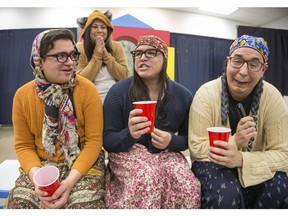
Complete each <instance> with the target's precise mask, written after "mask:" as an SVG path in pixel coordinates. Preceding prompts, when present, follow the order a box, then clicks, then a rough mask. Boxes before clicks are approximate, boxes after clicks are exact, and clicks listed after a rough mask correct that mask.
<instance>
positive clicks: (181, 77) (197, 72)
mask: <svg viewBox="0 0 288 216" xmlns="http://www.w3.org/2000/svg"><path fill="white" fill-rule="evenodd" d="M232 42H233V40H228V39H219V38H212V37H203V36H195V35H187V34H178V33H171V34H170V46H171V47H174V48H175V81H177V82H179V83H180V84H182V85H184V86H185V87H186V88H188V89H189V90H190V91H191V92H192V94H195V92H196V91H197V90H198V88H199V87H200V86H201V85H202V84H204V83H205V82H207V81H209V80H212V79H215V78H217V77H219V76H220V75H221V74H222V73H223V65H224V61H225V58H226V57H227V55H228V53H229V47H230V45H231V44H232Z"/></svg>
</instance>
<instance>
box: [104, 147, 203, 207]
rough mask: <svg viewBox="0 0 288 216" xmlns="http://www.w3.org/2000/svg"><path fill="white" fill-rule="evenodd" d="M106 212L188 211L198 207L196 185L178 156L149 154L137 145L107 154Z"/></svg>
mask: <svg viewBox="0 0 288 216" xmlns="http://www.w3.org/2000/svg"><path fill="white" fill-rule="evenodd" d="M105 190H106V194H105V202H106V207H107V208H129V209H130V208H137V209H160V208H161V209H181V208H183V209H184V208H185V209H191V208H199V207H200V198H201V197H200V196H201V195H200V193H201V192H200V182H199V181H198V179H197V178H196V177H195V176H194V174H193V173H192V171H191V169H190V167H189V164H188V162H187V160H186V158H185V157H184V155H183V154H181V153H180V152H172V151H167V150H166V151H163V152H160V153H158V154H151V153H149V152H148V150H147V148H146V147H145V146H143V145H141V144H135V145H134V146H133V147H131V148H130V149H129V151H128V152H121V153H109V163H108V170H107V173H106V181H105Z"/></svg>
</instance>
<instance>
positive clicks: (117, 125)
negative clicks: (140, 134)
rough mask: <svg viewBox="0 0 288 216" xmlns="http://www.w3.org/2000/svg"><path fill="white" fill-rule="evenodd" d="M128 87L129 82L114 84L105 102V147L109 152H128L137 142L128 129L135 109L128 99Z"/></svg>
mask: <svg viewBox="0 0 288 216" xmlns="http://www.w3.org/2000/svg"><path fill="white" fill-rule="evenodd" d="M128 86H129V80H123V81H120V82H118V83H116V84H114V85H113V86H112V87H111V88H110V90H109V92H108V94H107V96H106V98H105V101H104V120H105V123H104V125H105V128H104V143H103V145H104V148H105V150H107V151H108V152H123V151H127V150H128V149H129V148H130V147H132V146H133V145H134V143H135V142H136V140H135V139H134V138H133V137H132V136H131V134H130V131H129V128H128V117H129V113H130V111H131V110H132V109H133V107H132V103H131V102H130V101H129V99H128V93H127V91H128ZM130 105H131V106H130Z"/></svg>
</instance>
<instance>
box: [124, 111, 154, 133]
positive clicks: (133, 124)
mask: <svg viewBox="0 0 288 216" xmlns="http://www.w3.org/2000/svg"><path fill="white" fill-rule="evenodd" d="M141 113H142V109H134V110H132V111H131V112H130V114H129V119H128V128H129V131H130V134H131V136H132V137H133V138H134V139H139V138H140V137H141V136H142V135H143V134H145V133H147V132H148V131H149V130H150V129H149V126H150V125H151V121H147V120H148V118H147V117H145V116H138V115H139V114H141Z"/></svg>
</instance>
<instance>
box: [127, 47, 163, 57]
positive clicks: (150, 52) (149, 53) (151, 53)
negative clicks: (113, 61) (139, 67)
mask: <svg viewBox="0 0 288 216" xmlns="http://www.w3.org/2000/svg"><path fill="white" fill-rule="evenodd" d="M158 52H160V50H158V49H147V50H145V51H142V50H134V51H131V52H130V53H131V54H132V56H133V58H135V59H138V58H141V57H142V55H143V54H144V55H145V56H146V57H147V58H154V57H155V56H156V55H157V53H158Z"/></svg>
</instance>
